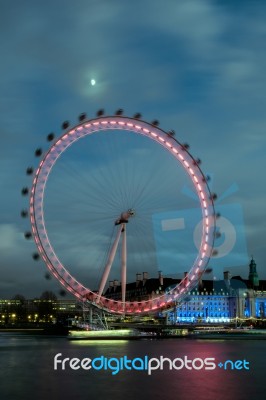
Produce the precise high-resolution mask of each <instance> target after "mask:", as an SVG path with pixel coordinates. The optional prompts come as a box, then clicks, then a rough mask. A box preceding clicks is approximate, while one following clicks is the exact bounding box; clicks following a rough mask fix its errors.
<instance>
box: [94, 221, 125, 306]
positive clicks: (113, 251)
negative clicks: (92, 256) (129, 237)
mask: <svg viewBox="0 0 266 400" xmlns="http://www.w3.org/2000/svg"><path fill="white" fill-rule="evenodd" d="M122 228H123V225H119V228H118V231H117V235H116V238H115V241H114V243H113V246H112V248H111V251H110V254H109V258H108V260H107V263H106V266H105V269H104V273H103V276H102V280H101V283H100V287H99V293H98V297H97V299H96V303H97V304H98V303H99V301H100V298H101V296H102V294H103V291H104V287H105V284H106V281H107V279H108V276H109V274H110V270H111V267H112V264H113V261H114V258H115V254H116V250H117V246H118V243H119V239H120V236H121V231H122Z"/></svg>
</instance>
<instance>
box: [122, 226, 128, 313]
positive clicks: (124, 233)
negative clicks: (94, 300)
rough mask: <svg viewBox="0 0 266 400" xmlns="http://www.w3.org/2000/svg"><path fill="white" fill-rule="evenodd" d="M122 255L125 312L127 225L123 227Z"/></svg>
mask: <svg viewBox="0 0 266 400" xmlns="http://www.w3.org/2000/svg"><path fill="white" fill-rule="evenodd" d="M122 227H123V228H122V235H123V237H122V253H121V292H122V303H123V310H125V301H126V281H127V237H126V224H123V225H122Z"/></svg>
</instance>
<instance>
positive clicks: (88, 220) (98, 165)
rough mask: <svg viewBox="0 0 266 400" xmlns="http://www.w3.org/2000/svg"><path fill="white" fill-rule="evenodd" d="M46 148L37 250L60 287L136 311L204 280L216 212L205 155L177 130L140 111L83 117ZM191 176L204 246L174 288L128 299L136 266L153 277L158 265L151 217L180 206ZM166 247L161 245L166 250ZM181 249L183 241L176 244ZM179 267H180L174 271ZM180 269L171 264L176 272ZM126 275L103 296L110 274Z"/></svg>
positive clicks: (36, 192) (38, 173)
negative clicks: (195, 152)
mask: <svg viewBox="0 0 266 400" xmlns="http://www.w3.org/2000/svg"><path fill="white" fill-rule="evenodd" d="M47 139H48V141H49V143H50V146H49V148H48V150H47V151H46V152H42V150H41V149H37V150H36V152H35V155H36V156H37V157H39V160H40V161H39V163H38V165H37V167H36V169H34V168H33V167H29V168H28V169H27V174H28V175H32V176H33V179H32V184H31V187H30V188H27V187H24V188H23V189H22V194H23V195H27V194H28V195H29V210H26V209H25V210H23V211H22V216H23V217H26V216H29V219H30V224H31V232H26V234H25V236H26V237H27V238H29V237H33V239H34V241H35V243H36V246H37V249H38V253H36V254H35V255H34V257H35V258H38V257H39V256H40V257H41V258H42V259H43V261H44V262H45V264H46V266H47V268H48V269H49V271H50V272H51V273H52V274H53V276H54V277H55V278H56V279H58V281H59V282H60V283H61V285H62V286H63V287H64V288H66V289H67V290H68V291H69V292H70V293H72V294H73V295H74V296H76V297H77V298H78V299H79V300H82V301H87V302H89V303H92V304H94V305H95V306H97V307H99V308H102V309H104V310H107V311H110V312H113V313H123V314H136V313H146V312H150V311H156V310H159V309H162V308H163V307H165V306H167V305H168V304H169V305H170V304H172V303H173V302H175V301H181V300H182V299H183V298H184V297H185V296H186V294H187V293H188V292H189V291H190V290H191V289H192V288H193V287H194V286H195V285H196V284H197V282H198V281H199V279H200V278H201V276H202V274H203V273H204V271H205V270H206V268H207V265H208V262H209V259H210V257H211V255H212V253H213V246H214V239H215V218H216V215H215V210H214V200H215V197H216V196H215V195H213V194H212V193H211V192H210V190H209V186H208V179H207V178H206V176H205V175H204V174H203V172H202V170H201V167H200V161H199V160H198V159H195V158H194V157H193V156H192V155H191V153H190V151H189V148H188V146H187V145H184V144H181V143H180V142H179V141H178V140H177V139H176V137H175V134H174V131H169V132H167V131H164V130H162V129H161V128H159V126H158V121H153V122H152V123H148V122H145V121H144V120H142V118H141V115H140V114H135V115H134V117H133V118H132V117H126V116H124V115H123V112H122V110H118V112H116V113H115V115H111V116H104V114H103V111H101V110H100V111H99V112H98V113H97V116H96V117H95V118H92V119H87V117H86V115H85V114H82V115H81V116H80V118H79V123H78V124H77V125H76V126H75V127H69V124H68V123H64V124H63V133H62V134H61V136H60V137H58V138H55V137H54V135H53V134H50V135H48V137H47ZM186 181H187V182H189V184H190V185H191V187H193V189H194V192H195V193H196V194H197V199H198V206H199V207H198V209H199V212H200V215H201V220H202V225H201V226H202V227H201V237H200V243H199V246H198V252H197V254H196V255H195V258H194V261H193V263H192V265H187V266H186V268H187V271H189V272H188V273H187V274H186V276H185V277H184V278H183V279H181V280H180V281H179V282H178V283H177V284H176V285H173V286H172V287H171V289H170V290H169V291H168V292H167V295H166V294H160V293H158V294H154V295H153V296H150V297H149V298H147V299H144V300H142V301H135V300H134V299H133V300H131V299H128V298H127V283H128V282H131V281H132V280H133V279H134V276H135V275H136V273H138V272H140V271H148V272H149V276H155V275H156V271H157V272H158V269H162V268H161V265H158V258H157V252H158V248H156V244H155V239H154V232H153V230H154V227H153V223H152V221H153V216H154V215H156V213H157V214H158V213H159V212H164V211H169V210H174V209H177V208H180V207H182V201H181V200H180V188H181V185H182V184H184V182H186ZM162 251H163V249H162ZM178 251H180V249H179V248H178V245H176V247H175V248H173V250H172V254H170V255H169V256H173V255H174V253H175V252H178ZM174 269H175V268H174ZM177 272H178V266H176V270H173V271H172V275H173V277H174V276H176V275H175V274H176V273H177ZM111 279H112V280H114V279H119V281H120V282H121V284H120V287H121V291H120V292H119V298H118V299H111V298H108V297H106V296H105V293H106V286H107V282H108V280H111Z"/></svg>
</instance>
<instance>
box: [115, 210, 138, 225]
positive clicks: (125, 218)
mask: <svg viewBox="0 0 266 400" xmlns="http://www.w3.org/2000/svg"><path fill="white" fill-rule="evenodd" d="M134 215H135V210H133V208H129V209H128V210H127V211H124V212H122V213H121V215H120V217H119V218H117V220H116V221H115V225H120V224H127V223H128V220H129V218H130V217H133V216H134Z"/></svg>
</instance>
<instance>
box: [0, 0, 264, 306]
mask: <svg viewBox="0 0 266 400" xmlns="http://www.w3.org/2000/svg"><path fill="white" fill-rule="evenodd" d="M265 19H266V3H265V2H263V1H246V0H242V1H207V0H201V1H197V0H185V1H181V0H180V1H176V0H165V1H163V2H159V1H154V0H144V1H140V0H136V1H131V0H124V1H118V0H105V1H103V0H97V1H96V0H95V1H92V0H90V1H87V0H84V1H79V0H78V1H76V2H73V1H68V0H67V1H56V2H54V1H50V0H47V1H45V2H39V1H33V0H28V1H24V2H21V1H12V2H6V1H0V31H1V35H0V49H1V55H2V56H1V63H0V88H1V90H0V117H1V131H0V132H1V133H0V134H1V145H0V192H1V200H0V201H1V217H0V271H1V280H0V298H8V297H12V296H14V295H16V294H18V293H20V294H22V295H24V296H25V297H34V296H39V295H40V294H41V293H42V292H43V291H44V290H53V291H55V292H56V293H58V292H59V284H57V283H56V282H55V281H54V280H50V281H47V280H45V278H44V275H45V272H46V269H45V266H44V265H43V264H42V262H39V263H36V262H34V261H33V260H32V257H31V254H32V253H33V252H34V251H35V247H34V244H33V242H30V241H28V242H27V241H25V239H24V231H25V230H28V229H29V224H28V222H27V221H25V220H22V219H21V218H20V211H21V209H23V208H25V206H27V203H26V201H27V200H26V199H25V198H23V197H22V196H21V193H20V191H21V188H22V187H23V186H27V185H28V184H29V182H30V181H29V179H28V178H29V177H27V176H26V173H25V171H26V168H27V167H28V166H29V165H34V166H35V165H36V159H34V150H35V149H36V148H37V147H39V146H41V147H43V148H44V149H45V148H46V149H47V148H48V147H47V146H48V145H47V143H46V135H47V134H48V133H50V132H55V133H56V135H59V134H61V132H62V130H61V123H62V122H63V121H64V120H70V121H71V123H72V124H76V123H77V116H78V115H79V114H80V113H81V112H86V113H87V115H88V116H89V117H94V116H95V112H96V111H97V110H98V109H100V108H104V109H105V110H106V114H109V115H110V114H112V113H113V112H114V111H115V110H116V109H118V108H123V109H124V110H125V114H126V115H129V116H133V114H134V113H135V112H141V113H142V115H143V119H144V120H146V121H148V122H150V121H152V120H153V119H155V118H156V119H158V120H159V121H160V126H161V127H162V128H163V129H165V130H169V129H174V130H175V131H176V137H177V138H178V140H180V141H181V142H187V143H189V144H190V146H191V152H192V154H193V155H194V156H196V157H199V158H201V159H202V162H203V163H202V169H203V170H204V172H206V173H209V174H210V175H211V176H212V178H213V179H212V189H213V191H214V192H216V193H217V194H218V200H219V198H220V201H218V202H217V206H216V208H217V211H219V208H220V211H221V214H222V215H225V216H226V217H227V219H228V220H230V219H234V218H236V220H235V221H236V222H234V224H235V228H236V231H237V235H239V236H237V240H238V237H240V239H241V240H240V239H239V243H238V245H237V246H236V247H235V249H232V251H231V253H230V254H229V255H228V257H227V258H225V260H224V265H222V264H221V266H220V264H219V263H218V261H217V265H218V264H219V268H220V271H223V270H225V269H229V270H231V272H232V274H234V275H236V274H241V275H242V277H243V278H246V277H247V273H248V262H249V258H250V256H251V255H253V256H254V258H255V260H256V262H257V270H258V273H259V276H260V277H261V278H264V279H266V273H265V265H266V264H265V262H266V256H265V237H266V224H265V215H266V195H265V192H266V191H265V183H266V182H265V176H264V172H265V167H266V165H265V164H266V163H265V154H266V135H265V129H266V114H265V109H266V96H265V92H266V78H265V71H266V52H265V43H266V25H265ZM92 79H94V80H95V81H96V84H95V85H92V84H91V80H92ZM144 147H145V146H144ZM144 156H145V154H144ZM156 157H157V158H156ZM73 160H75V157H74V158H73V159H72V161H73ZM109 161H110V162H111V161H112V159H110V160H109ZM113 161H114V158H113ZM91 162H92V165H93V164H94V166H95V163H96V162H97V156H96V155H94V156H93V157H92V158H91ZM153 163H154V167H155V168H158V170H160V166H161V164H162V161H161V159H160V156H159V155H158V156H157V155H156V152H155V158H154V159H153ZM51 184H52V183H51ZM184 191H185V192H186V193H187V198H188V199H189V196H188V192H189V190H187V191H186V189H184ZM62 193H63V194H64V192H62ZM63 194H62V196H63ZM183 196H185V194H183ZM183 201H184V200H183ZM191 201H192V200H191V199H190V200H188V203H187V207H186V208H187V209H186V213H189V212H188V210H189V209H190V208H193V205H192V203H191ZM181 202H182V200H181ZM232 205H234V206H232ZM169 207H170V206H169ZM234 207H235V208H234ZM169 209H170V208H169ZM51 220H53V215H52V214H51ZM59 228H60V226H59ZM77 230H78V226H77ZM221 240H222V239H221ZM72 250H73V251H75V249H72ZM238 256H239V257H238ZM236 260H238V261H237V262H236ZM212 266H213V267H214V268H216V267H217V266H216V265H215V260H212ZM216 271H217V268H216ZM72 272H74V271H72ZM140 272H142V271H140ZM217 275H219V274H217Z"/></svg>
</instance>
